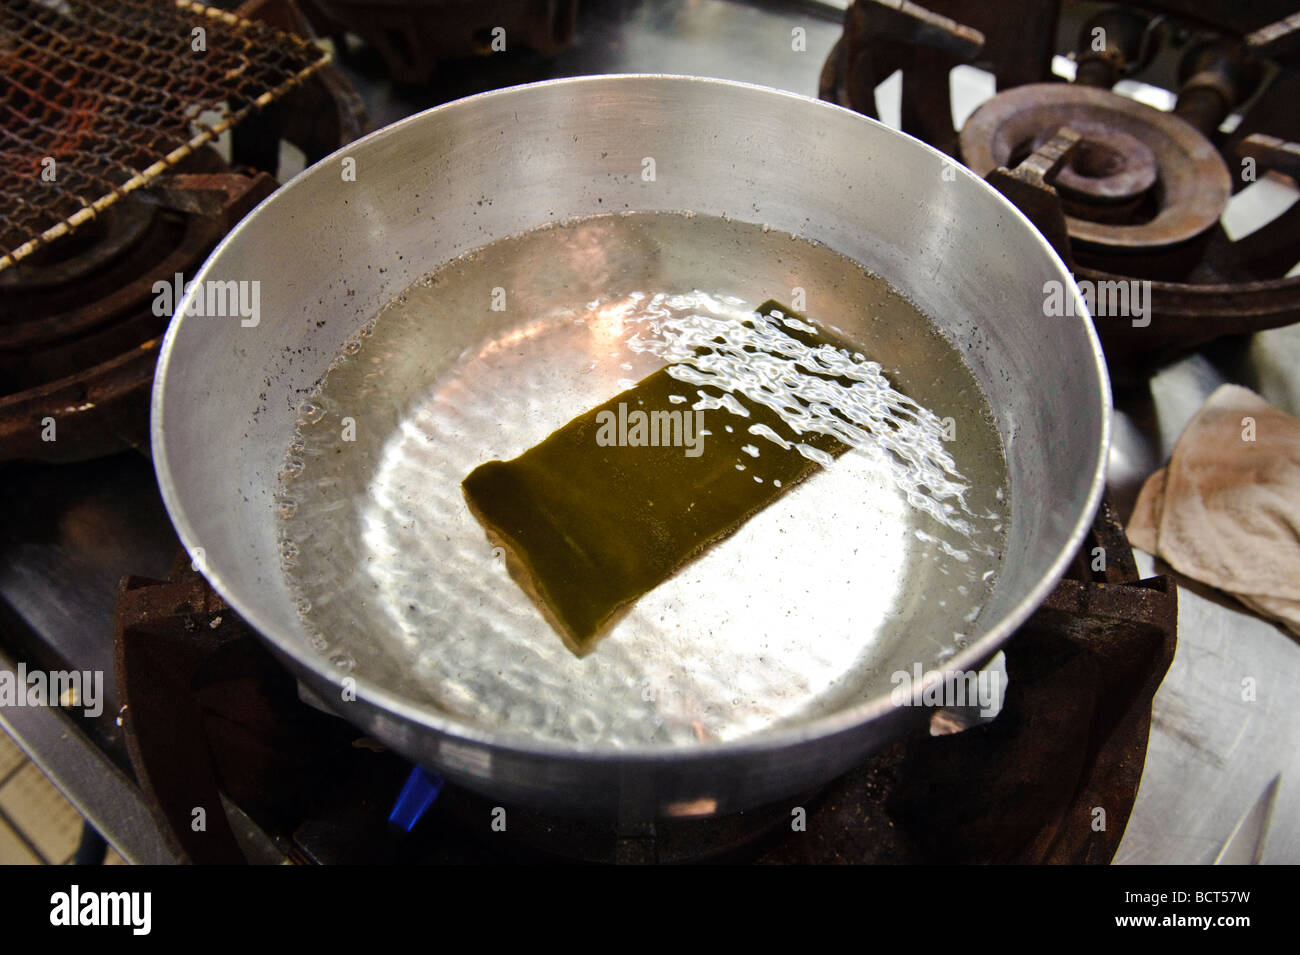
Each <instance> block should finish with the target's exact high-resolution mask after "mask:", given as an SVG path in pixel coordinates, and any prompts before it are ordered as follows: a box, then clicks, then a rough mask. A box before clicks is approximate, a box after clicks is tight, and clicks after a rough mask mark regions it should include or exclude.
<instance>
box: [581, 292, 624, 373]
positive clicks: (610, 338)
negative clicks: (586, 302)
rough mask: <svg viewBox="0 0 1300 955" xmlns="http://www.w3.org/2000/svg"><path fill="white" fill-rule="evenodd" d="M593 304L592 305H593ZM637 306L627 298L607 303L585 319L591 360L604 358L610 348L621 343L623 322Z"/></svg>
mask: <svg viewBox="0 0 1300 955" xmlns="http://www.w3.org/2000/svg"><path fill="white" fill-rule="evenodd" d="M593 304H594V303H593ZM636 306H637V300H636V298H634V297H632V296H629V297H628V298H625V299H621V300H619V301H617V302H609V303H607V304H604V305H600V306H598V307H596V308H595V309H594V311H593V313H592V314H591V317H590V318H588V319H586V324H587V327H588V328H589V329H590V330H591V354H592V357H593V358H604V357H605V356H607V355H608V354H609V352H610V349H611V348H615V347H617V346H620V345H621V344H622V342H623V320H624V319H625V318H627V316H628V315H630V314H631V313H632V312H633V310H634V309H635V308H636Z"/></svg>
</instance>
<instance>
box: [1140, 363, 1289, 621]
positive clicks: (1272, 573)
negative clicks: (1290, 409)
mask: <svg viewBox="0 0 1300 955" xmlns="http://www.w3.org/2000/svg"><path fill="white" fill-rule="evenodd" d="M1128 539H1129V540H1130V541H1131V542H1132V543H1133V544H1134V546H1136V547H1140V548H1142V550H1144V551H1146V552H1148V553H1150V554H1155V555H1158V556H1159V557H1161V558H1163V559H1164V560H1165V561H1166V562H1167V563H1168V564H1169V565H1170V566H1171V567H1173V568H1174V569H1175V570H1177V571H1179V572H1180V573H1183V574H1186V575H1187V576H1188V577H1191V578H1193V579H1195V580H1199V581H1201V582H1202V583H1206V584H1209V585H1211V586H1213V587H1217V588H1218V589H1220V590H1223V591H1226V592H1227V593H1229V594H1231V595H1232V596H1234V597H1236V598H1237V599H1238V600H1240V601H1241V602H1242V603H1244V604H1245V605H1246V606H1248V607H1250V608H1251V609H1252V610H1254V611H1256V612H1257V613H1261V614H1263V615H1265V616H1267V617H1272V618H1274V619H1276V620H1278V621H1280V622H1281V623H1283V624H1284V625H1285V626H1286V627H1287V628H1288V629H1289V630H1291V631H1292V632H1293V633H1295V634H1296V635H1298V636H1300V420H1297V419H1296V418H1293V417H1291V415H1289V414H1287V413H1286V412H1284V411H1281V410H1279V409H1278V408H1274V407H1273V406H1272V405H1270V404H1269V403H1268V402H1266V401H1265V400H1264V399H1263V398H1261V397H1260V396H1259V395H1257V394H1255V393H1254V392H1253V391H1251V390H1250V389H1248V388H1242V387H1240V386H1238V385H1223V386H1221V387H1220V388H1219V389H1218V390H1216V391H1215V392H1214V394H1212V395H1210V398H1209V400H1208V401H1206V402H1205V404H1204V405H1203V406H1202V407H1201V410H1200V411H1198V412H1197V413H1196V417H1194V418H1193V419H1192V420H1191V423H1189V424H1188V425H1187V428H1186V430H1184V431H1183V433H1182V435H1181V436H1180V437H1179V438H1178V443H1177V444H1176V445H1175V446H1174V452H1173V455H1172V456H1171V457H1170V459H1169V465H1168V467H1166V468H1164V469H1163V470H1160V471H1157V472H1156V473H1155V474H1153V475H1151V477H1149V478H1148V479H1147V482H1146V484H1144V485H1143V487H1142V491H1141V493H1140V494H1139V495H1138V500H1137V505H1136V506H1135V507H1134V510H1133V516H1132V517H1131V518H1130V519H1129V525H1128Z"/></svg>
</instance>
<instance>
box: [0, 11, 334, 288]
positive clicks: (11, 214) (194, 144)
mask: <svg viewBox="0 0 1300 955" xmlns="http://www.w3.org/2000/svg"><path fill="white" fill-rule="evenodd" d="M200 30H201V31H202V32H201V33H199V32H198V31H200ZM328 61H329V54H328V53H326V52H325V51H324V50H321V49H320V48H318V47H316V46H314V45H313V44H311V43H309V42H308V41H306V40H303V39H301V38H299V37H296V36H293V35H291V34H287V33H282V32H280V31H278V30H274V29H272V28H270V27H268V26H266V25H264V24H259V23H254V22H251V21H248V20H245V19H242V18H240V17H238V16H235V15H234V14H231V13H227V12H224V11H221V10H216V9H213V8H211V7H206V6H204V5H202V4H199V3H194V2H191V0H5V2H4V5H3V12H2V13H0V168H2V169H4V175H3V177H0V270H2V269H5V268H7V267H9V266H10V265H13V264H14V263H15V262H17V261H19V260H20V259H22V258H24V257H25V256H27V255H30V254H31V253H32V252H35V251H36V250H37V249H39V248H40V247H41V246H42V245H43V244H44V243H46V242H49V241H51V240H53V239H56V238H58V237H59V236H61V235H64V234H66V233H68V232H71V231H72V230H73V229H75V228H76V227H77V226H79V225H81V224H82V223H84V222H86V221H88V220H90V219H92V218H94V217H95V215H96V214H98V213H99V212H102V211H103V210H104V209H106V208H107V207H108V206H110V205H112V204H113V203H114V202H116V201H117V200H118V199H120V198H121V197H123V196H125V195H127V194H129V193H131V192H133V191H134V190H136V189H139V188H141V187H142V186H146V185H148V184H149V183H150V182H151V181H153V180H154V179H156V178H157V177H158V176H160V175H162V174H163V173H164V172H166V171H167V169H168V168H169V167H171V166H173V165H175V164H176V163H177V162H179V161H181V160H182V159H184V158H185V157H186V156H188V155H189V154H190V153H191V152H193V151H194V150H195V149H197V148H199V147H200V146H202V145H203V144H205V143H207V142H210V141H212V140H214V139H216V137H218V136H220V135H221V133H222V132H224V131H225V130H227V129H229V128H230V127H232V126H234V125H235V124H236V123H238V122H239V121H240V120H242V119H243V118H244V117H245V116H247V115H248V114H249V113H250V112H252V111H254V110H258V109H261V108H263V107H264V106H266V105H267V104H268V103H270V102H272V101H273V100H275V99H278V98H279V97H280V96H282V95H283V94H285V93H286V92H288V91H289V90H290V89H292V88H293V87H294V86H296V85H297V84H298V83H300V82H301V81H302V80H303V79H305V78H306V77H307V76H309V75H310V74H311V73H312V72H314V71H315V70H316V69H318V68H319V67H321V66H322V65H323V64H325V63H326V62H328Z"/></svg>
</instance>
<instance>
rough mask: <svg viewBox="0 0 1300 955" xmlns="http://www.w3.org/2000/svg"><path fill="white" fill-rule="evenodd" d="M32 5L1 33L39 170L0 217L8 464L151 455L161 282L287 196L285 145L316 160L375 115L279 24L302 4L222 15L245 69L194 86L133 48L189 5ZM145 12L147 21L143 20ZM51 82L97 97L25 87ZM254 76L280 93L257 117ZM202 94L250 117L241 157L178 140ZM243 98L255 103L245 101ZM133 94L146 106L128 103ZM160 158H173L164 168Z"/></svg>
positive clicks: (2, 437) (236, 144) (1, 446)
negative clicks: (51, 162)
mask: <svg viewBox="0 0 1300 955" xmlns="http://www.w3.org/2000/svg"><path fill="white" fill-rule="evenodd" d="M19 6H20V7H21V13H22V16H20V17H18V19H16V20H14V22H13V23H6V24H5V25H4V29H3V30H0V33H4V34H5V35H6V36H7V37H9V38H10V39H13V40H14V42H15V43H17V42H18V40H19V39H23V40H24V42H23V44H19V45H18V46H16V47H15V49H17V50H18V51H19V53H14V52H13V51H12V50H11V51H9V52H7V53H5V54H4V56H5V57H6V65H7V66H8V67H12V69H9V70H7V71H6V72H7V73H8V74H12V76H11V78H13V77H17V78H18V79H14V82H13V83H10V84H9V85H8V86H3V88H2V89H0V99H3V101H4V105H5V106H7V107H8V109H9V111H10V114H11V118H13V119H14V120H15V122H16V123H17V124H18V125H17V126H15V129H16V130H18V131H19V132H21V133H22V135H19V133H18V132H16V133H15V134H14V135H13V136H10V137H9V138H8V140H6V144H5V147H4V150H3V151H4V154H5V155H6V156H8V157H10V158H11V159H13V163H11V165H13V166H15V168H19V169H23V170H26V171H27V172H28V173H30V175H27V176H16V177H13V181H11V182H9V183H8V184H7V188H6V195H7V196H9V197H10V198H14V201H13V202H11V203H10V206H11V207H12V208H10V209H8V211H7V212H6V214H4V215H0V220H3V221H2V222H0V225H3V228H0V233H3V234H2V235H0V240H2V241H0V256H3V259H2V260H0V264H2V265H3V266H5V267H0V296H2V298H0V381H3V382H4V388H3V390H0V462H4V461H9V460H17V459H23V460H40V461H50V462H69V461H82V460H87V459H90V458H95V457H100V456H102V455H106V454H111V453H114V452H117V451H121V450H124V449H126V448H135V449H137V450H140V451H143V452H145V453H147V452H148V445H149V434H148V425H149V409H148V393H149V387H150V384H151V382H152V380H153V370H154V364H155V361H156V358H157V353H158V349H159V347H160V345H161V343H162V335H163V332H164V331H165V330H166V327H167V323H168V321H169V319H170V318H171V315H170V309H166V310H164V311H165V312H166V314H161V315H160V314H158V311H159V310H158V309H156V308H155V305H154V302H155V298H156V295H155V292H154V286H155V285H156V284H157V283H158V282H165V283H167V284H168V286H169V287H170V286H171V285H172V283H173V282H174V281H175V277H176V276H177V275H178V274H179V275H181V276H183V277H184V279H186V280H188V279H190V278H192V277H193V276H194V274H195V273H196V272H197V271H198V269H199V267H200V266H201V265H202V263H203V260H204V259H205V258H206V257H207V255H208V253H209V252H211V250H212V249H213V247H215V245H216V244H217V242H218V241H219V240H220V239H221V237H222V236H224V235H225V234H226V232H228V231H229V230H230V229H231V228H232V227H233V226H234V224H235V223H236V222H238V221H239V219H240V218H242V217H243V216H244V215H245V214H246V213H247V212H249V211H250V210H251V209H252V207H253V206H254V205H255V204H256V203H257V202H258V201H260V200H261V199H263V198H265V197H266V196H268V195H269V194H270V193H271V192H272V191H274V189H275V187H276V180H275V178H274V175H273V174H274V173H275V172H276V171H277V167H278V163H279V156H280V146H281V142H282V141H285V142H289V143H292V144H293V145H295V146H297V147H298V148H299V149H300V150H301V151H302V153H303V154H304V155H305V157H306V158H307V160H308V162H313V161H315V160H317V159H319V158H321V157H323V156H325V155H327V154H329V153H330V152H333V151H334V150H335V149H337V148H338V147H339V146H341V145H343V144H345V143H348V142H351V141H352V140H353V139H356V138H357V137H358V136H360V135H361V134H362V132H364V130H365V126H366V120H365V111H364V108H363V107H362V106H361V102H360V99H359V98H358V97H357V95H356V93H355V91H354V90H352V88H351V86H350V85H349V84H348V83H347V81H346V80H345V79H344V78H343V77H342V75H341V74H340V73H339V72H338V71H337V70H336V69H335V68H334V67H333V66H331V65H329V64H328V63H320V62H318V60H319V59H320V56H321V54H320V51H319V50H318V49H317V48H316V47H315V46H314V45H313V44H311V43H310V42H309V41H308V40H306V39H304V38H303V36H295V35H290V34H287V33H283V32H276V31H274V30H271V29H269V28H268V27H267V26H266V23H274V24H276V25H277V26H278V27H281V28H284V29H287V30H296V31H298V32H299V33H300V34H303V35H309V33H310V31H309V29H308V27H307V25H306V22H305V20H304V19H303V16H302V14H301V13H300V12H299V11H298V10H297V8H296V7H295V6H294V5H293V3H292V0H251V2H249V3H247V4H245V5H244V7H242V8H241V9H242V11H243V15H244V16H247V17H252V18H254V19H255V20H259V21H265V23H255V22H253V21H252V20H242V19H239V18H237V17H231V16H229V15H226V16H225V18H224V19H222V20H221V22H220V25H219V26H218V25H213V24H209V29H212V30H214V31H216V30H219V31H222V35H223V36H226V35H227V33H228V34H229V37H228V38H229V42H228V43H225V44H224V46H223V49H224V50H225V51H226V53H227V54H229V55H232V56H237V57H243V59H242V60H240V62H242V63H244V65H245V67H246V69H244V70H243V72H240V71H231V70H227V69H225V68H222V67H221V63H224V62H225V61H224V60H220V59H218V60H213V61H212V63H210V64H209V65H208V67H207V70H208V72H207V73H206V74H204V76H203V77H190V79H188V80H186V81H185V85H184V86H183V88H182V87H181V86H180V85H178V84H179V81H178V79H177V77H176V76H175V75H171V74H168V73H167V72H166V71H165V70H163V69H162V68H161V67H159V68H157V69H145V68H143V67H141V68H137V66H138V64H139V62H143V61H137V60H136V59H132V54H131V51H132V50H133V49H134V48H135V46H139V45H140V44H141V43H143V44H144V45H145V46H146V47H147V46H148V44H149V43H151V42H152V40H150V39H149V37H150V36H153V35H154V34H150V33H149V32H148V30H149V29H151V30H155V31H156V30H163V29H164V28H165V27H166V24H167V23H168V22H170V20H171V18H175V17H184V16H188V15H189V14H186V13H185V12H184V11H181V10H179V8H174V7H173V6H172V5H170V4H165V3H160V4H153V5H146V6H147V7H148V9H147V10H144V9H143V8H141V10H137V11H135V12H129V11H128V13H127V14H126V15H122V9H124V7H123V4H122V3H121V2H120V0H111V2H103V3H88V4H78V5H76V6H75V10H74V8H73V7H68V8H67V9H66V10H65V9H62V8H60V10H59V11H58V13H57V15H56V14H52V13H50V12H49V11H47V10H44V9H43V8H42V7H41V5H40V4H32V3H30V2H24V3H22V4H20V5H19ZM137 6H138V5H137ZM16 9H17V8H16ZM74 12H75V13H77V16H73V15H72V14H73V13H74ZM137 13H139V14H140V15H141V16H143V15H144V14H145V13H147V14H148V17H145V20H146V21H148V22H147V27H148V29H146V25H144V21H139V22H137V21H138V19H139V18H138V17H136V14H137ZM133 18H135V19H133ZM184 22H185V23H186V24H187V25H186V27H185V29H186V31H188V29H189V27H188V22H189V21H188V20H186V21H184ZM88 31H89V32H94V31H99V32H96V33H95V37H96V44H97V45H98V46H102V47H103V48H104V50H106V51H109V52H111V53H112V55H113V56H115V57H117V59H118V61H119V64H120V70H119V71H118V72H114V73H112V74H111V76H110V75H109V74H106V73H104V72H103V71H102V70H100V71H93V70H92V71H90V72H91V73H94V77H95V78H94V79H93V80H92V79H86V78H85V77H84V76H83V75H82V73H78V72H77V71H78V70H82V71H83V72H85V70H84V68H85V63H84V62H82V60H77V59H76V57H75V56H74V57H73V58H72V60H66V61H65V60H61V59H60V57H61V56H62V55H63V53H64V51H66V50H75V49H80V48H81V46H84V43H81V42H80V41H75V42H74V40H75V38H77V37H81V36H83V35H85V34H86V33H87V32H88ZM133 45H134V46H133ZM19 54H21V55H19ZM105 55H106V56H107V55H109V53H107V52H106V53H105ZM295 57H297V59H296V60H295ZM83 59H84V58H83ZM146 60H147V58H146ZM298 60H301V61H302V62H301V63H300V62H298ZM205 62H206V61H205ZM304 63H305V64H307V66H303V64H304ZM156 65H157V64H155V66H156ZM173 65H174V64H173ZM308 67H309V68H308ZM286 70H287V71H288V72H287V73H286V72H285V71H286ZM245 74H246V75H245ZM254 74H255V75H254ZM282 74H283V75H282ZM45 75H54V76H60V77H62V78H63V79H65V80H67V79H68V78H69V77H73V78H76V79H78V82H79V83H81V84H82V85H83V86H85V87H86V90H88V91H89V92H86V90H83V91H82V92H83V93H84V95H81V96H80V97H79V98H77V97H71V96H70V94H69V93H68V90H71V89H72V88H73V87H74V86H76V85H77V84H72V85H69V84H68V83H63V84H61V85H60V84H53V85H50V86H48V87H47V86H41V87H40V90H41V92H42V93H43V94H44V97H45V98H42V97H41V96H35V95H34V94H33V95H28V94H27V93H26V92H24V89H25V87H22V85H21V83H19V80H20V79H22V78H23V77H31V76H38V77H39V76H45ZM285 76H289V79H287V80H286V79H285V78H284V77H285ZM105 77H107V78H105ZM101 79H102V80H103V82H104V83H108V82H109V80H110V79H111V81H112V84H113V85H112V89H111V90H110V91H107V92H106V91H105V90H101V89H99V87H97V86H95V83H97V82H100V80H101ZM31 82H32V83H35V82H36V81H35V80H32V81H31ZM258 83H262V85H266V84H271V85H275V95H274V96H272V95H271V94H270V93H265V94H262V95H258V96H256V103H257V107H256V109H254V107H253V105H251V104H252V102H253V99H254V94H256V93H258V92H259V91H260V90H261V89H262V86H259V85H257V84H258ZM15 84H18V85H15ZM231 84H234V85H233V86H232V85H231ZM250 84H251V85H250ZM277 84H278V85H277ZM29 85H30V84H29ZM36 85H37V86H39V85H40V84H36ZM33 88H35V87H33ZM123 91H125V92H123ZM237 93H238V94H239V95H236V94H237ZM92 94H93V95H92ZM204 96H207V97H208V98H209V99H212V98H214V97H215V99H216V100H221V101H223V102H224V101H225V100H230V101H231V102H232V105H231V107H230V109H231V112H230V115H229V116H227V117H226V119H225V120H223V123H225V124H229V123H234V122H236V121H237V120H238V121H239V124H238V125H234V126H233V128H232V129H231V155H232V158H231V161H230V162H227V161H225V160H224V159H222V158H221V157H220V155H219V154H218V153H217V152H216V150H215V149H213V148H212V147H210V146H204V145H202V143H203V142H205V141H207V139H208V138H211V136H212V135H214V134H215V133H216V132H217V131H218V130H217V129H216V128H215V127H214V128H210V129H206V130H205V132H204V134H203V135H200V136H199V137H197V138H195V139H193V140H189V141H185V142H183V143H182V142H181V141H182V140H185V139H186V137H188V136H189V132H190V131H189V126H190V119H189V118H188V117H189V113H187V112H186V111H185V110H184V109H183V107H184V106H185V104H186V103H187V102H188V103H189V104H190V105H192V106H197V105H199V104H200V103H202V102H204V101H205V100H204ZM185 97H189V100H186V99H185ZM241 97H242V98H241ZM245 100H247V101H248V102H244V101H245ZM235 101H238V102H240V103H243V105H242V106H240V107H239V108H238V109H235V108H234V105H233V104H235ZM123 102H130V103H134V104H136V105H137V106H138V108H133V109H131V110H125V111H124V110H122V109H120V108H119V107H120V104H121V103H123ZM222 128H224V126H223V127H222ZM74 134H75V135H74ZM178 143H180V145H179V146H178ZM141 144H148V145H149V146H150V147H151V149H145V148H144V146H142V145H141ZM47 153H48V154H49V156H50V157H57V160H58V169H59V173H58V177H57V178H56V179H55V180H53V181H51V182H48V183H46V182H44V180H43V179H42V178H41V175H40V172H41V169H42V167H41V164H40V159H41V157H43V156H46V154H47ZM159 154H165V157H166V161H165V162H163V161H161V160H160V161H157V162H152V163H151V162H150V160H151V159H153V158H154V157H156V156H157V155H159ZM146 166H147V169H146V168H145V167H146ZM140 170H144V171H143V172H142V171H140ZM133 171H134V174H133V175H130V176H129V178H127V177H128V174H130V173H132V172H133ZM74 226H75V228H74ZM32 236H35V237H36V238H30V237H32ZM24 240H28V241H24ZM6 252H7V253H8V255H7V256H6V255H4V253H6Z"/></svg>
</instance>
